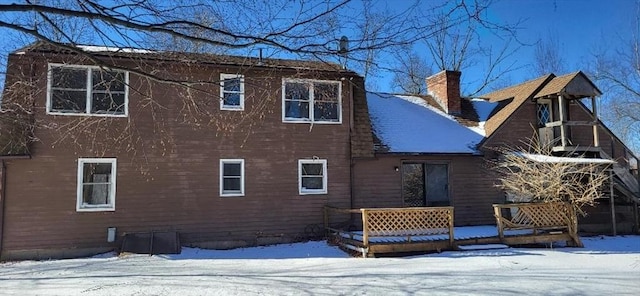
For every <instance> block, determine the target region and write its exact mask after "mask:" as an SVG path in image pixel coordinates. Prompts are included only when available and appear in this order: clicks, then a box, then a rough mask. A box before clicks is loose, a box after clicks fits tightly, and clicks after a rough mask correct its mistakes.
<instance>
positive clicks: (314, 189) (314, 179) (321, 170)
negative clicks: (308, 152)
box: [298, 159, 327, 195]
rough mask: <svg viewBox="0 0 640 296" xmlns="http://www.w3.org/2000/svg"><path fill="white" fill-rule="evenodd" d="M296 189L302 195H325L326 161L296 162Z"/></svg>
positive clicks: (303, 160)
mask: <svg viewBox="0 0 640 296" xmlns="http://www.w3.org/2000/svg"><path fill="white" fill-rule="evenodd" d="M298 189H299V193H300V194H301V195H304V194H326V193H327V160H326V159H300V160H298Z"/></svg>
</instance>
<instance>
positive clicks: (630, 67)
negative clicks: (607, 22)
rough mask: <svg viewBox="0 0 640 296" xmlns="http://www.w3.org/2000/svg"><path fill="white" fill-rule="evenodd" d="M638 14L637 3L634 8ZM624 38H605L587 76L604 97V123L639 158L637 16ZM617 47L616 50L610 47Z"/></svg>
mask: <svg viewBox="0 0 640 296" xmlns="http://www.w3.org/2000/svg"><path fill="white" fill-rule="evenodd" d="M636 9H637V11H638V12H640V3H638V4H637V7H636ZM635 15H636V17H635V19H634V20H633V21H632V22H631V23H632V24H633V27H632V29H631V30H629V31H628V32H629V33H628V34H627V35H620V34H618V35H617V36H613V37H612V36H607V37H606V38H604V40H603V42H602V44H606V46H602V47H601V48H596V49H595V50H594V53H593V60H592V62H591V63H590V65H591V67H590V69H589V71H590V72H591V73H590V74H591V75H592V76H593V77H594V79H595V80H596V83H597V84H598V87H600V88H601V90H602V91H603V93H604V95H603V96H604V97H603V100H601V102H602V105H603V106H602V107H603V108H600V110H601V112H600V114H601V116H602V117H603V120H605V121H606V122H608V123H609V124H610V126H611V127H612V128H613V129H614V130H615V131H617V132H618V135H619V136H621V137H622V138H623V139H624V140H625V142H626V143H628V144H629V145H630V146H631V148H632V149H633V150H634V151H635V153H636V155H638V154H640V137H638V135H640V15H639V14H638V13H636V14H635ZM612 44H619V45H618V46H611V45H612Z"/></svg>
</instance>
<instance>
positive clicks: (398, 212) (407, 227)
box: [325, 206, 454, 247]
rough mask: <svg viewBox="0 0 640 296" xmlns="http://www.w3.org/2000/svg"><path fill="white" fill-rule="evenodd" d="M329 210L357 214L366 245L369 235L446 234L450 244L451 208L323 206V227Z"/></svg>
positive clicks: (452, 238) (451, 234)
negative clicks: (353, 207) (359, 215)
mask: <svg viewBox="0 0 640 296" xmlns="http://www.w3.org/2000/svg"><path fill="white" fill-rule="evenodd" d="M331 213H342V214H356V213H357V214H361V216H362V242H363V244H364V246H365V247H366V246H369V243H370V242H369V241H370V238H372V237H385V236H386V237H406V238H407V241H409V242H410V241H411V238H412V237H416V236H428V235H443V234H444V235H448V238H449V244H450V245H451V246H453V244H454V236H453V207H428V208H427V207H416V208H369V209H338V208H333V207H328V206H327V207H325V229H327V230H329V231H336V232H343V231H342V230H338V229H332V228H331V227H330V225H329V215H330V214H331Z"/></svg>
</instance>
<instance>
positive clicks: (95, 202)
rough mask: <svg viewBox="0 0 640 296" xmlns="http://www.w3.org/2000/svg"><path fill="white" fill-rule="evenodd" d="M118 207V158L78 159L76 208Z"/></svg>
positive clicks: (112, 208) (83, 209)
mask: <svg viewBox="0 0 640 296" xmlns="http://www.w3.org/2000/svg"><path fill="white" fill-rule="evenodd" d="M115 209H116V159H115V158H80V159H78V193H77V202H76V210H77V211H79V212H83V211H114V210H115Z"/></svg>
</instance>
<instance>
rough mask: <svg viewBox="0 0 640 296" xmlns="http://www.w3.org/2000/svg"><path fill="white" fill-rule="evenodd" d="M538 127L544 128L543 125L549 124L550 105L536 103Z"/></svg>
mask: <svg viewBox="0 0 640 296" xmlns="http://www.w3.org/2000/svg"><path fill="white" fill-rule="evenodd" d="M537 118H538V126H540V127H544V126H545V124H547V123H549V122H551V103H550V102H538V104H537Z"/></svg>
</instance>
